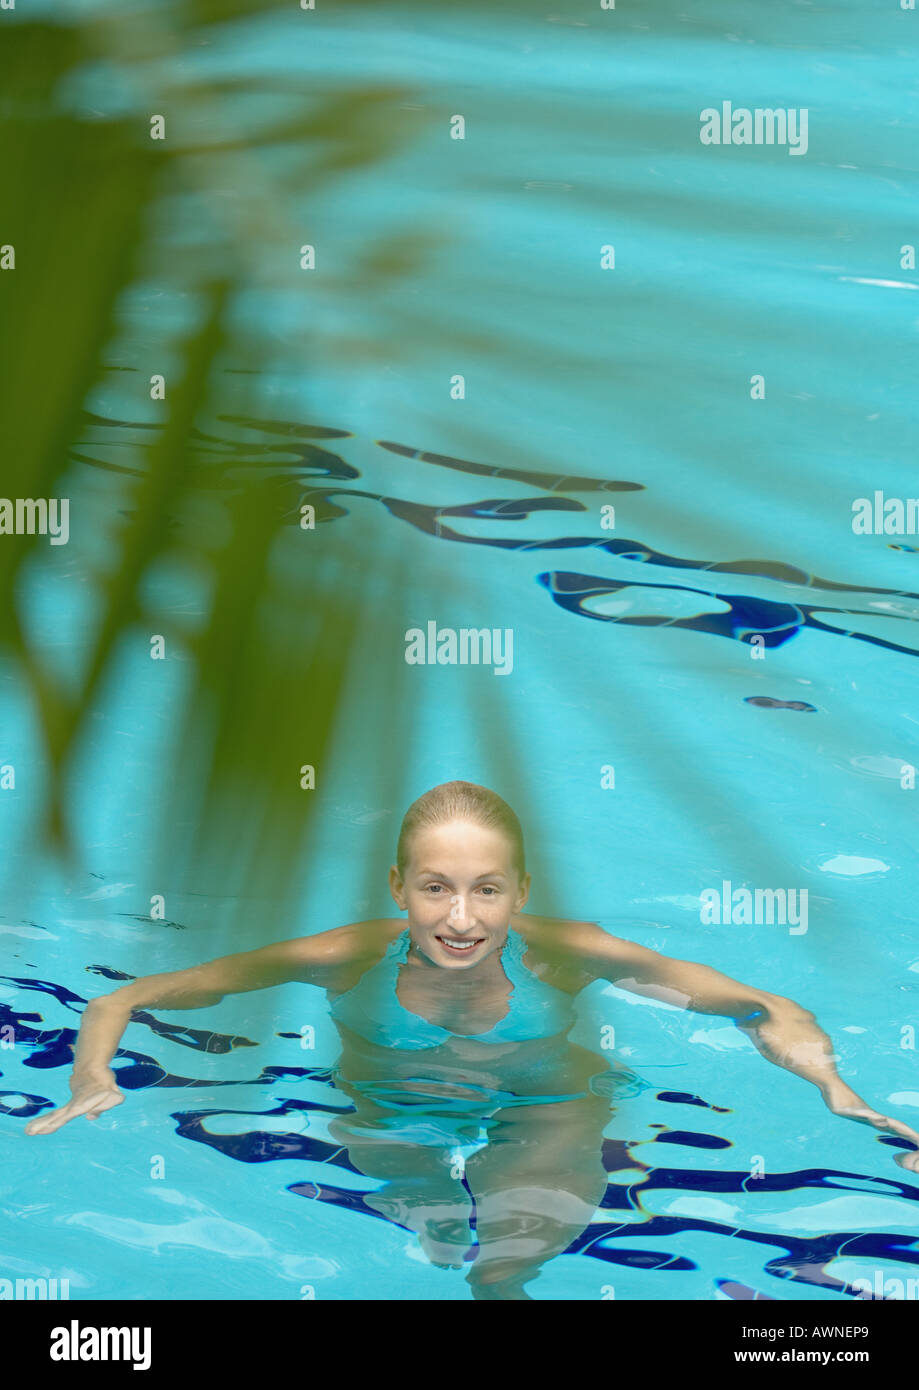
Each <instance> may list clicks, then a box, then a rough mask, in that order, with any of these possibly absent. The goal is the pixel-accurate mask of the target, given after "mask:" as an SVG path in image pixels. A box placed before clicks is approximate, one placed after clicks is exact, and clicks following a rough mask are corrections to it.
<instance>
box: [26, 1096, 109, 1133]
mask: <svg viewBox="0 0 919 1390" xmlns="http://www.w3.org/2000/svg"><path fill="white" fill-rule="evenodd" d="M123 1100H124V1096H123V1095H122V1093H121V1091H118V1090H107V1089H106V1090H102V1089H99V1090H96V1091H88V1092H82V1093H81V1094H79V1095H77V1096H74V1098H73V1100H70V1101H68V1102H67V1104H66V1105H61V1106H59V1107H58V1109H57V1110H49V1111H48V1113H47V1114H45V1115H39V1116H37V1117H36V1118H35V1119H34V1120H30V1121H29V1123H28V1124H27V1125H26V1127H25V1132H26V1134H53V1133H54V1132H55V1130H58V1129H60V1128H61V1127H62V1125H66V1124H68V1123H69V1121H70V1120H75V1119H78V1118H79V1116H80V1115H88V1116H89V1118H90V1119H91V1120H94V1119H96V1118H97V1117H98V1116H99V1115H101V1114H102V1113H103V1112H104V1111H106V1110H111V1108H112V1106H114V1105H120V1104H121V1102H122V1101H123Z"/></svg>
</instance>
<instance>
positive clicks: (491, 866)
mask: <svg viewBox="0 0 919 1390" xmlns="http://www.w3.org/2000/svg"><path fill="white" fill-rule="evenodd" d="M389 887H390V892H391V893H392V895H393V899H394V901H395V902H396V904H397V906H398V907H400V908H401V909H402V910H403V911H404V912H405V911H407V912H408V927H409V933H410V936H411V939H412V943H413V945H415V946H416V947H417V948H418V950H419V951H421V952H422V954H423V955H425V956H426V957H427V958H428V960H429V961H431V963H432V964H434V965H439V966H442V967H443V968H444V969H447V970H468V969H469V968H470V966H473V965H477V964H478V963H479V962H480V961H483V960H484V959H485V957H486V956H490V955H492V954H493V952H495V951H500V950H501V948H502V947H503V946H504V943H505V941H506V940H507V929H508V926H509V925H510V920H511V917H512V916H513V914H514V913H515V912H519V911H520V909H521V908H522V907H523V905H524V903H525V902H526V900H527V897H528V896H529V892H530V875H529V874H527V875H526V876H525V877H524V879H523V880H522V881H521V880H520V879H519V878H518V876H517V872H516V870H515V869H514V866H513V863H512V846H511V842H510V840H509V839H508V838H507V836H506V835H504V834H503V833H502V832H501V831H500V830H493V829H486V828H485V827H484V826H481V825H475V824H473V823H472V822H471V821H451V822H449V823H448V824H446V825H437V826H431V827H428V828H426V829H423V830H418V831H416V832H415V834H414V835H413V836H412V837H411V840H410V842H409V862H408V864H407V865H406V868H405V878H404V879H403V878H401V877H400V875H399V871H398V869H397V868H396V866H395V865H393V867H392V868H391V869H390V871H389Z"/></svg>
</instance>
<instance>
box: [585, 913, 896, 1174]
mask: <svg viewBox="0 0 919 1390" xmlns="http://www.w3.org/2000/svg"><path fill="white" fill-rule="evenodd" d="M572 945H573V946H574V950H575V952H576V955H577V957H578V959H579V961H581V962H583V964H584V965H585V966H586V967H587V968H588V969H589V970H590V971H591V973H593V974H595V975H596V976H598V977H599V978H601V979H607V980H610V981H612V982H613V983H614V984H616V985H618V986H619V987H620V988H622V989H627V990H629V992H630V993H632V994H641V995H644V996H645V997H647V998H649V999H660V1000H662V1001H664V1002H665V1003H668V1004H675V1005H676V1006H677V1007H679V1008H684V1009H692V1010H693V1011H694V1012H696V1013H703V1014H721V1015H723V1016H725V1017H727V1018H731V1019H733V1021H734V1023H735V1024H736V1026H737V1027H738V1028H740V1029H742V1030H743V1032H745V1033H746V1034H747V1036H748V1037H749V1038H750V1039H751V1041H752V1042H753V1044H754V1045H755V1047H756V1048H757V1049H758V1050H759V1052H760V1053H761V1054H762V1056H763V1057H765V1058H766V1060H767V1061H769V1062H774V1063H775V1065H776V1066H778V1067H784V1068H785V1069H786V1071H791V1072H794V1074H795V1075H796V1076H800V1077H802V1078H803V1079H804V1080H805V1081H810V1082H812V1084H813V1085H814V1086H816V1087H817V1089H818V1090H819V1091H820V1094H821V1096H822V1097H823V1100H824V1102H825V1103H826V1105H827V1106H828V1108H829V1109H830V1110H831V1111H832V1112H833V1114H834V1115H842V1116H844V1117H845V1118H846V1119H850V1120H858V1121H859V1122H860V1123H862V1124H869V1125H872V1126H873V1127H874V1128H875V1129H878V1130H881V1131H882V1132H884V1133H887V1134H892V1135H898V1136H899V1137H900V1138H902V1139H909V1140H910V1141H911V1142H912V1143H914V1144H916V1145H917V1146H919V1134H917V1133H916V1131H915V1130H914V1129H910V1127H909V1125H906V1124H903V1123H902V1122H901V1121H900V1120H894V1119H891V1118H889V1117H888V1116H886V1115H882V1114H881V1113H880V1112H879V1111H877V1110H874V1109H873V1108H872V1107H871V1106H870V1105H868V1104H867V1102H866V1101H864V1100H862V1099H861V1097H860V1096H858V1095H857V1094H856V1092H855V1091H853V1089H852V1087H851V1086H849V1085H848V1083H847V1082H845V1081H844V1080H843V1079H842V1077H841V1076H840V1075H839V1073H838V1071H837V1070H836V1065H835V1064H836V1057H835V1055H834V1052H833V1044H832V1042H831V1040H830V1038H829V1037H828V1036H827V1034H826V1033H824V1031H823V1029H822V1028H821V1027H820V1025H819V1024H818V1022H817V1019H816V1017H815V1015H814V1014H813V1013H811V1011H810V1010H809V1009H805V1008H802V1006H801V1005H800V1004H798V1003H796V1002H795V1000H793V999H788V998H786V997H785V996H784V995H781V994H770V993H769V992H768V991H767V990H764V989H757V988H755V987H754V986H752V985H745V984H742V983H741V982H740V981H739V980H732V979H731V978H730V976H729V975H723V974H722V973H721V972H720V971H719V970H713V969H712V968H711V966H708V965H699V964H697V963H696V962H694V961H688V960H672V959H671V958H670V957H669V956H663V955H660V954H659V953H658V952H657V951H650V950H648V949H647V947H645V946H639V945H636V943H635V942H632V941H625V940H622V939H621V938H619V937H615V936H609V935H608V934H607V933H606V932H604V931H603V929H602V928H601V927H599V926H596V925H595V924H593V923H580V922H579V923H577V924H575V926H574V931H573V934H572ZM894 1161H895V1162H896V1163H898V1164H899V1165H900V1167H902V1168H907V1169H910V1170H911V1171H913V1172H919V1147H917V1148H916V1149H910V1150H905V1151H903V1152H901V1153H899V1154H897V1155H895V1159H894Z"/></svg>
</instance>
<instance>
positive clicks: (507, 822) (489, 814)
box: [396, 782, 526, 880]
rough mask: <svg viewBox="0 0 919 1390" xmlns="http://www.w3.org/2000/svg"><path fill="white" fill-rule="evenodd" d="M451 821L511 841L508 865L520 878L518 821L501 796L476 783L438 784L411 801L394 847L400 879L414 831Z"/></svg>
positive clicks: (522, 865) (521, 854)
mask: <svg viewBox="0 0 919 1390" xmlns="http://www.w3.org/2000/svg"><path fill="white" fill-rule="evenodd" d="M454 820H467V821H471V822H472V823H473V824H474V825H481V826H484V827H485V828H486V829H489V830H491V829H493V830H500V831H502V832H503V833H504V834H505V835H506V836H507V838H508V839H509V840H510V842H511V862H512V863H513V865H514V868H515V869H516V871H517V874H518V876H519V877H520V879H521V880H522V879H523V878H524V876H525V875H526V861H525V856H524V849H523V829H522V827H521V825H520V821H519V820H518V819H517V816H516V814H515V812H514V811H513V810H512V809H511V807H510V806H509V805H508V804H507V802H506V801H505V800H504V798H503V797H500V796H499V795H498V793H497V792H493V791H490V790H489V789H488V787H480V786H479V785H478V783H477V782H442V783H441V784H440V786H439V787H432V788H431V790H430V791H428V792H425V793H424V795H423V796H419V797H418V799H417V801H413V802H412V804H411V806H409V808H408V810H407V811H406V813H405V815H404V817H403V819H402V828H401V829H400V831H399V843H398V845H397V847H396V868H397V869H398V870H399V876H400V878H404V877H405V869H406V866H407V864H408V858H409V844H410V841H411V838H412V836H413V835H414V834H415V832H416V830H422V829H424V828H425V827H427V826H434V825H445V824H447V823H448V822H450V821H454Z"/></svg>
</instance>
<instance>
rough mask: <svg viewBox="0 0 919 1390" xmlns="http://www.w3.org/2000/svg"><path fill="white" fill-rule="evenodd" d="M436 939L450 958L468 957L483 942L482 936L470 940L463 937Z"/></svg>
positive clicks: (439, 937) (440, 937) (441, 937)
mask: <svg viewBox="0 0 919 1390" xmlns="http://www.w3.org/2000/svg"><path fill="white" fill-rule="evenodd" d="M436 939H437V940H438V941H439V942H440V944H441V946H443V948H444V950H445V951H449V952H450V954H451V956H468V955H469V954H470V953H471V952H472V951H474V950H475V948H476V947H477V946H481V944H482V942H483V941H484V940H485V938H484V936H477V937H474V938H473V939H472V940H470V939H469V937H465V936H438V937H437V938H436Z"/></svg>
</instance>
